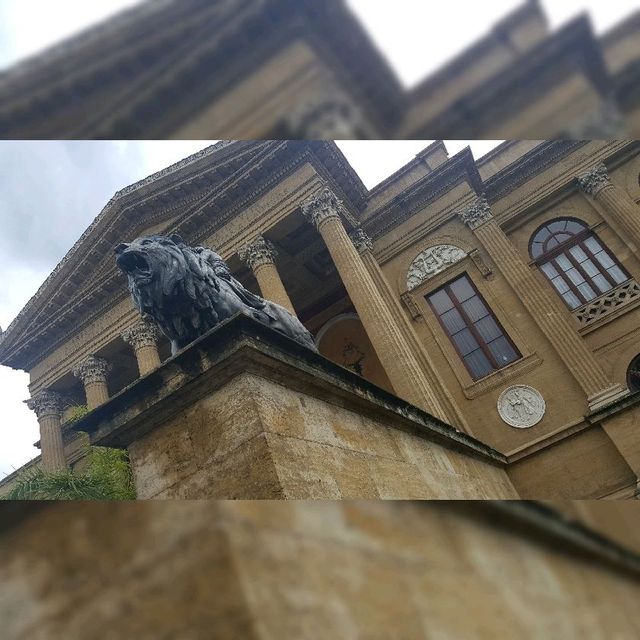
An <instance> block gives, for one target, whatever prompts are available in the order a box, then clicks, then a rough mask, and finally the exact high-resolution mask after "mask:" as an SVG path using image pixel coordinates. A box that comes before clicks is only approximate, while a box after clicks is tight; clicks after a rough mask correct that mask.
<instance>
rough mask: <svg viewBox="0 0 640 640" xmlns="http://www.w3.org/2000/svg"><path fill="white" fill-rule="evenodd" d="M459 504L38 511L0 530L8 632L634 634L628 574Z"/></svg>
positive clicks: (2, 608) (16, 635)
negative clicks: (474, 512)
mask: <svg viewBox="0 0 640 640" xmlns="http://www.w3.org/2000/svg"><path fill="white" fill-rule="evenodd" d="M465 509H466V508H465V507H460V505H459V504H449V503H444V504H441V505H435V504H426V503H389V502H386V503H381V502H368V503H366V502H365V503H350V502H336V503H313V504H310V503H304V502H287V503H273V502H262V503H258V502H236V503H231V502H227V503H222V502H217V503H216V502H212V501H207V502H198V501H193V502H189V503H178V502H171V503H166V502H165V503H145V504H135V505H133V504H117V505H107V504H86V505H73V504H65V505H55V506H50V507H46V508H41V509H40V510H39V511H37V512H36V513H33V514H31V515H30V516H28V517H27V518H26V519H23V520H22V521H21V522H17V523H14V524H13V526H12V528H10V529H9V530H7V531H5V532H4V533H3V534H0V536H1V538H0V542H1V544H0V620H2V637H3V640H26V639H28V640H58V639H60V638H64V639H65V640H85V639H86V638H95V639H96V640H103V639H104V640H107V639H115V638H117V639H120V638H139V639H140V640H158V639H159V638H167V639H169V638H181V639H183V638H184V639H187V640H189V639H194V640H195V639H196V638H217V639H220V640H226V639H227V638H229V639H233V640H236V639H237V638H249V639H251V638H260V639H261V640H270V639H274V640H275V639H276V638H277V639H278V640H280V639H284V640H287V639H292V640H293V639H296V640H297V639H299V638H305V640H307V639H309V640H315V639H317V640H324V639H325V638H326V639H327V640H329V639H331V640H334V639H335V638H344V639H346V640H350V639H353V640H355V639H357V638H367V639H372V640H378V639H380V640H381V639H382V638H391V637H395V638H402V639H403V640H412V639H418V638H456V639H461V640H466V639H474V640H475V639H478V638H483V639H493V638H523V639H528V638H562V639H563V640H572V639H574V638H575V639H578V638H579V639H582V638H589V639H590V640H591V639H594V640H600V639H602V640H610V639H611V638H618V639H620V640H632V639H634V638H637V637H638V636H639V635H640V621H639V620H638V616H637V602H638V598H639V597H640V583H639V582H638V581H637V580H634V579H633V578H631V577H629V576H627V575H626V574H624V573H623V572H621V571H619V570H618V569H616V568H614V567H613V566H607V565H604V564H601V563H599V562H596V560H595V556H591V555H588V554H584V553H583V554H580V555H578V554H577V553H576V552H575V550H573V549H572V548H570V546H569V547H567V546H566V545H565V546H564V547H563V546H561V545H560V546H559V545H558V544H550V543H548V542H544V541H543V539H541V538H537V537H536V536H534V535H533V534H531V532H530V531H528V530H526V529H525V530H524V531H522V530H520V531H518V530H517V529H514V527H513V526H507V525H505V523H504V522H501V521H500V519H499V518H498V519H496V518H495V517H492V516H491V514H490V513H487V514H485V517H478V515H477V514H476V515H473V514H471V513H468V512H467V511H466V510H465ZM494 515H495V514H494ZM512 524H513V523H512ZM45 532H46V533H45ZM52 549H55V553H52Z"/></svg>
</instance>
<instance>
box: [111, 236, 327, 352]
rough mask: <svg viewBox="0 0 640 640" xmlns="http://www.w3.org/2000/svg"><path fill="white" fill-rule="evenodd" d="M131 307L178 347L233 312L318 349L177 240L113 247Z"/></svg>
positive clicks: (219, 265) (217, 261)
mask: <svg viewBox="0 0 640 640" xmlns="http://www.w3.org/2000/svg"><path fill="white" fill-rule="evenodd" d="M115 253H116V262H117V265H118V267H119V268H120V269H121V270H122V271H123V272H124V273H125V275H126V276H127V279H128V283H129V291H130V292H131V296H132V298H133V302H134V304H135V306H136V307H137V308H138V310H139V311H140V313H141V314H142V316H143V317H149V318H151V319H153V321H154V322H155V323H156V324H157V325H158V327H159V328H160V330H161V331H162V332H163V333H164V334H165V335H166V336H167V337H168V338H169V340H171V349H172V352H173V354H174V355H175V354H176V353H177V352H178V351H179V350H180V349H182V348H184V347H186V346H187V345H189V344H190V343H191V342H193V341H194V340H196V339H197V338H199V337H200V336H202V335H204V334H205V333H207V332H208V331H209V330H211V329H213V328H214V327H216V326H217V325H218V324H219V323H220V322H222V321H223V320H226V319H227V318H230V317H231V316H233V315H235V314H236V313H244V314H246V315H249V316H251V317H253V318H255V319H256V320H258V321H259V322H262V323H264V324H265V325H267V326H268V327H271V328H272V329H275V330H276V331H279V332H280V333H283V334H284V335H286V336H288V337H289V338H292V339H293V340H296V341H297V342H299V343H300V344H302V345H304V346H305V347H307V348H309V349H311V350H312V351H317V349H316V346H315V343H314V341H313V338H312V336H311V334H310V333H309V332H308V331H307V329H306V328H305V327H304V326H303V325H302V323H301V322H300V321H299V320H298V319H297V318H296V317H295V316H293V315H292V314H291V313H290V312H289V311H287V310H286V309H284V308H283V307H281V306H280V305H278V304H274V303H272V302H270V301H268V300H264V299H263V298H261V297H260V296H257V295H255V294H254V293H251V292H250V291H247V290H246V289H245V288H244V287H243V286H242V284H241V283H240V282H238V280H236V279H235V278H234V277H233V276H232V275H231V271H230V270H229V267H228V266H227V263H226V262H225V261H224V260H223V259H222V258H221V257H220V256H219V255H218V254H217V253H216V252H215V251H212V250H211V249H208V248H206V247H189V246H188V245H187V244H186V243H185V242H184V240H182V238H180V236H177V235H172V236H171V237H166V236H157V235H154V236H143V237H141V238H137V239H136V240H134V241H133V242H131V243H129V244H120V245H118V247H116V249H115Z"/></svg>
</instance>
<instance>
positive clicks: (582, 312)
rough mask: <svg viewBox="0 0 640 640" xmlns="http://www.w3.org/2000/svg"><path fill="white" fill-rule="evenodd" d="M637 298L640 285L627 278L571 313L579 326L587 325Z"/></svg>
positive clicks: (639, 296)
mask: <svg viewBox="0 0 640 640" xmlns="http://www.w3.org/2000/svg"><path fill="white" fill-rule="evenodd" d="M638 299H640V285H638V283H637V282H636V281H635V280H627V282H624V283H623V284H621V285H620V286H618V287H616V288H615V289H612V290H611V291H608V292H607V293H605V294H603V295H601V296H600V297H599V298H596V299H595V300H592V301H591V302H589V303H587V304H585V305H584V306H582V307H580V308H579V309H576V310H575V311H574V312H573V315H574V316H575V317H576V318H577V320H578V322H579V323H580V326H582V327H588V326H590V325H592V324H594V323H595V322H596V321H598V320H600V319H601V318H604V317H605V316H608V315H609V314H611V313H613V312H614V311H617V310H618V309H620V308H621V307H624V306H626V305H628V304H630V303H631V302H633V301H635V300H638Z"/></svg>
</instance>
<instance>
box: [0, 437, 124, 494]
mask: <svg viewBox="0 0 640 640" xmlns="http://www.w3.org/2000/svg"><path fill="white" fill-rule="evenodd" d="M87 458H88V459H87V465H86V468H85V469H83V470H82V471H70V470H67V471H59V472H49V471H45V470H44V469H41V468H38V467H32V468H31V469H28V470H27V471H25V472H24V473H22V474H20V475H19V476H18V478H17V479H16V480H15V482H14V485H13V487H12V488H11V490H10V492H9V493H8V494H7V495H6V496H5V497H4V500H135V499H136V492H135V487H134V484H133V475H132V472H131V467H130V465H129V458H128V455H127V452H126V451H121V450H120V449H108V448H105V447H90V449H89V452H88V454H87Z"/></svg>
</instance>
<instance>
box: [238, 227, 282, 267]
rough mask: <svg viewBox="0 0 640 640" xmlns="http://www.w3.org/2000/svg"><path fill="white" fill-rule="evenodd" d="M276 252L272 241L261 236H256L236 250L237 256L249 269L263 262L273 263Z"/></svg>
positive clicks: (259, 265)
mask: <svg viewBox="0 0 640 640" xmlns="http://www.w3.org/2000/svg"><path fill="white" fill-rule="evenodd" d="M277 255H278V252H277V251H276V248H275V246H274V245H273V243H272V242H270V241H269V240H267V239H266V238H265V237H263V236H256V237H255V238H254V239H253V240H252V241H251V242H250V243H249V244H247V245H245V246H244V247H242V249H240V250H239V251H238V256H239V258H240V260H242V262H244V263H245V264H246V265H247V266H248V267H249V269H251V271H255V270H256V269H257V268H258V267H261V266H262V265H264V264H275V260H276V257H277Z"/></svg>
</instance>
